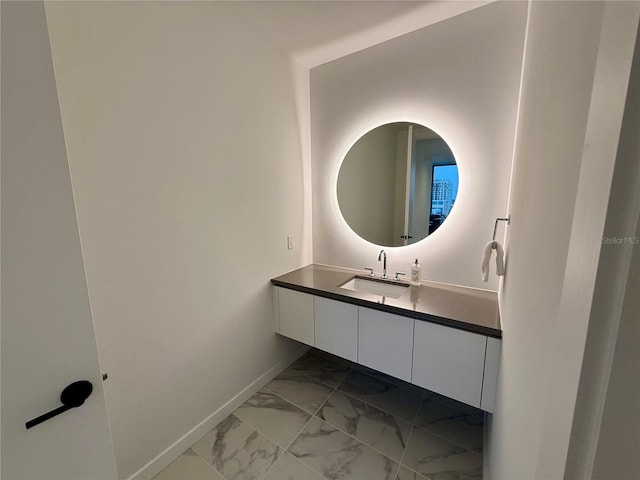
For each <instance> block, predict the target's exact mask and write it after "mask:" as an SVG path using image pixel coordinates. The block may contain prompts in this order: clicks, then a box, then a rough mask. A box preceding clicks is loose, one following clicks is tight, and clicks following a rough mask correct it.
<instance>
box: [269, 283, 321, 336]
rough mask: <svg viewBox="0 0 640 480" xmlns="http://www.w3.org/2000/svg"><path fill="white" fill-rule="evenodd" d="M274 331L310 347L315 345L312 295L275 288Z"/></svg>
mask: <svg viewBox="0 0 640 480" xmlns="http://www.w3.org/2000/svg"><path fill="white" fill-rule="evenodd" d="M275 290H276V295H275V297H276V298H275V300H276V302H275V309H276V327H277V328H276V331H277V332H278V333H280V334H281V335H284V336H285V337H289V338H293V339H294V340H298V341H299V342H302V343H306V344H307V345H311V346H312V347H313V346H314V345H315V331H314V330H315V323H314V312H313V302H314V295H309V294H308V293H303V292H298V291H296V290H290V289H288V288H276V289H275Z"/></svg>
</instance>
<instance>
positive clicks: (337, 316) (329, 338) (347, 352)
mask: <svg viewBox="0 0 640 480" xmlns="http://www.w3.org/2000/svg"><path fill="white" fill-rule="evenodd" d="M314 313H315V337H316V345H315V346H316V348H319V349H320V350H324V351H325V352H329V353H333V354H334V355H337V356H339V357H342V358H346V359H347V360H351V361H352V362H357V361H358V307H357V306H356V305H352V304H350V303H344V302H337V301H336V300H330V299H328V298H323V297H315V301H314Z"/></svg>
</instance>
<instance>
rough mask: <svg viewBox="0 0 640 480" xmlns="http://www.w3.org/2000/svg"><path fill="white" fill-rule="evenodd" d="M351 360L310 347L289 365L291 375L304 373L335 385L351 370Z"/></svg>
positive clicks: (331, 385)
mask: <svg viewBox="0 0 640 480" xmlns="http://www.w3.org/2000/svg"><path fill="white" fill-rule="evenodd" d="M351 365H353V364H352V362H350V361H349V360H344V359H341V358H339V357H336V356H334V355H331V354H329V353H326V352H322V351H320V350H316V349H314V348H312V349H311V350H309V351H308V352H307V353H305V354H304V355H303V356H302V357H300V358H299V359H298V360H296V361H295V362H294V363H293V364H291V365H290V367H289V369H288V373H289V374H291V375H306V376H308V377H311V378H313V379H314V380H317V381H318V382H321V383H324V384H326V385H329V386H330V387H336V386H337V385H338V384H339V383H340V382H341V381H342V380H343V379H344V377H345V376H346V375H347V373H349V371H350V370H351Z"/></svg>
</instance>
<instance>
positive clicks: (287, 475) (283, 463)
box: [264, 453, 326, 480]
mask: <svg viewBox="0 0 640 480" xmlns="http://www.w3.org/2000/svg"><path fill="white" fill-rule="evenodd" d="M264 480H326V479H325V478H324V477H323V476H322V475H320V474H319V473H316V472H314V471H313V470H311V469H310V468H309V467H308V466H306V465H305V464H304V463H302V462H301V461H300V460H298V459H297V458H296V457H294V456H293V455H291V454H290V453H284V454H283V455H282V456H281V457H280V458H279V459H278V461H277V462H276V464H275V465H274V466H273V467H272V468H271V470H269V473H267V476H266V477H264Z"/></svg>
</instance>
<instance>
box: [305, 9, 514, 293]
mask: <svg viewBox="0 0 640 480" xmlns="http://www.w3.org/2000/svg"><path fill="white" fill-rule="evenodd" d="M525 14H526V4H525V3H523V2H504V3H494V4H491V5H488V6H484V7H481V8H478V9H476V10H473V11H470V12H467V13H464V14H461V15H459V16H457V17H454V18H451V19H448V20H446V21H442V22H440V23H437V24H434V25H431V26H429V27H426V28H423V29H421V30H418V31H415V32H412V33H409V34H407V35H404V36H401V37H398V38H395V39H392V40H389V41H387V42H384V43H382V44H379V45H376V46H373V47H370V48H366V49H365V50H362V51H359V52H356V53H354V54H351V55H348V56H346V57H343V58H340V59H338V60H335V61H332V62H329V63H326V64H324V65H320V66H318V67H316V68H314V69H312V70H311V127H312V129H311V155H312V173H313V175H312V176H313V222H314V223H313V235H314V242H313V245H314V261H315V262H318V263H325V264H333V265H340V266H345V267H353V268H362V267H363V266H365V265H367V266H369V265H371V264H372V263H375V258H376V255H377V251H378V249H379V247H378V246H376V245H373V244H371V243H368V242H366V241H364V240H362V239H360V238H359V237H357V236H356V235H355V234H354V233H353V232H352V231H351V230H350V229H349V228H348V227H346V224H345V223H344V221H343V220H342V218H341V216H340V214H339V211H338V210H337V209H336V207H335V203H334V202H333V201H332V196H335V193H334V192H333V191H332V188H334V186H335V183H334V182H335V180H334V178H333V177H332V176H335V174H336V173H337V165H338V164H339V162H340V160H341V159H342V158H343V156H344V154H345V153H346V151H347V150H348V148H349V147H350V146H351V145H352V144H353V142H355V140H356V139H357V138H358V137H359V136H360V135H362V134H363V133H365V132H366V131H368V130H369V129H371V128H373V127H374V126H377V125H379V124H382V123H386V122H391V121H414V122H416V123H421V124H423V125H426V126H427V127H430V128H432V129H433V130H435V131H436V132H437V133H439V134H440V135H441V136H442V137H443V138H444V140H445V141H446V142H447V143H448V144H449V146H450V147H451V149H452V151H453V153H454V154H455V156H456V160H457V162H458V165H459V168H460V176H461V189H460V195H459V197H458V200H457V205H456V208H454V209H453V211H452V213H451V216H450V217H449V218H448V219H447V221H446V222H445V223H444V224H443V226H442V227H441V228H439V229H438V230H437V231H436V232H435V233H434V235H432V236H430V237H429V238H427V239H425V240H424V241H422V242H419V243H417V244H415V245H411V246H409V247H402V249H395V248H389V249H387V250H388V253H389V270H390V271H394V270H400V271H406V270H407V269H408V268H409V265H410V264H411V263H413V260H414V259H415V258H416V257H419V258H420V262H421V263H423V264H424V266H425V268H424V270H423V272H424V273H423V275H424V278H425V279H427V280H434V281H440V282H447V283H455V284H460V285H468V286H472V287H480V288H489V289H494V290H495V289H497V286H498V281H497V277H495V276H492V278H491V280H490V282H489V283H483V282H482V281H481V276H480V273H479V265H480V260H481V255H482V251H483V248H484V245H485V243H486V242H487V241H488V240H490V239H491V233H492V231H493V224H494V221H495V218H496V217H502V216H505V215H506V213H507V212H506V208H507V195H508V188H509V179H510V172H511V159H512V150H513V138H514V132H515V130H514V128H515V127H514V125H515V118H516V108H517V100H518V98H517V97H518V86H519V78H520V69H521V60H522V57H521V55H522V46H523V38H524V25H525ZM465 189H466V190H465ZM371 266H374V267H377V265H371ZM376 270H380V268H376Z"/></svg>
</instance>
